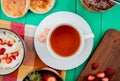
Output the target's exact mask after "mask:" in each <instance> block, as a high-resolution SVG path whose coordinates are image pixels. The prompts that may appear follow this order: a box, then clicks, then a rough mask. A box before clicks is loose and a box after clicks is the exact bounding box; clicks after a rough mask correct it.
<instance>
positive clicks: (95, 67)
mask: <svg viewBox="0 0 120 81" xmlns="http://www.w3.org/2000/svg"><path fill="white" fill-rule="evenodd" d="M97 68H98V63H97V62H94V63H92V69H93V70H96V69H97Z"/></svg>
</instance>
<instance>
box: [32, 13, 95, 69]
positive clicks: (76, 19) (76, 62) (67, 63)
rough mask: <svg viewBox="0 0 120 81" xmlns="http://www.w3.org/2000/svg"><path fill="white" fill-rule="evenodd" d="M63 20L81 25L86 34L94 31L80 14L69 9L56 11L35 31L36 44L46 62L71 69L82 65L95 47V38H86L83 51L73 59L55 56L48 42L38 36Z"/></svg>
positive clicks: (58, 67)
mask: <svg viewBox="0 0 120 81" xmlns="http://www.w3.org/2000/svg"><path fill="white" fill-rule="evenodd" d="M62 22H63V23H69V22H72V23H75V24H77V25H79V26H80V28H81V30H82V31H83V33H84V34H88V33H92V31H91V29H90V26H89V25H88V23H87V22H86V21H85V20H84V19H83V18H82V17H80V16H79V15H77V14H75V13H72V12H68V11H61V12H56V13H53V14H51V15H49V16H47V17H46V18H45V19H43V20H42V22H41V23H40V24H39V26H38V27H37V29H36V31H35V36H34V45H35V50H36V52H37V54H38V56H39V58H40V59H41V60H42V61H43V62H44V63H45V64H47V65H48V66H50V67H52V68H54V69H58V70H69V69H73V68H76V67H78V66H80V65H81V64H82V63H83V62H85V60H86V59H87V58H88V57H89V55H90V53H91V50H92V47H93V38H91V39H87V40H85V45H84V48H83V50H82V52H81V53H80V54H79V55H78V56H77V57H75V58H73V59H67V60H62V59H57V58H55V57H53V55H51V54H50V53H49V51H48V49H47V45H46V43H42V42H40V41H39V40H37V38H36V37H37V36H38V35H39V34H40V33H41V32H43V31H44V29H45V28H46V27H48V28H52V27H54V25H56V24H59V23H62Z"/></svg>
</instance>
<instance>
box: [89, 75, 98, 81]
mask: <svg viewBox="0 0 120 81" xmlns="http://www.w3.org/2000/svg"><path fill="white" fill-rule="evenodd" d="M95 78H96V77H95V76H94V75H92V74H89V75H88V77H87V79H88V80H89V81H93V80H94V79H95Z"/></svg>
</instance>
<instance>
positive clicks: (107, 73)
mask: <svg viewBox="0 0 120 81" xmlns="http://www.w3.org/2000/svg"><path fill="white" fill-rule="evenodd" d="M105 73H106V75H107V76H108V77H109V78H111V77H112V76H113V75H114V73H115V70H114V69H112V68H108V69H107V70H106V71H105Z"/></svg>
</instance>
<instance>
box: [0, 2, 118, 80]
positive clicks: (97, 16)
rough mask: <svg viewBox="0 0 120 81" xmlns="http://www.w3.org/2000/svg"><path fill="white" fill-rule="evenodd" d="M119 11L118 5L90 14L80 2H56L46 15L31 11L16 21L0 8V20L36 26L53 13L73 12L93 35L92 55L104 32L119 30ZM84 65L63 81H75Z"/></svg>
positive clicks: (71, 71) (69, 71) (71, 72)
mask: <svg viewBox="0 0 120 81" xmlns="http://www.w3.org/2000/svg"><path fill="white" fill-rule="evenodd" d="M0 7H1V6H0ZM119 10H120V5H118V4H116V5H115V6H114V7H113V8H111V9H110V10H108V11H105V12H92V11H88V10H87V9H86V8H84V7H83V6H82V4H81V2H80V0H56V4H55V6H54V8H53V9H52V10H51V11H50V12H48V13H47V14H43V15H38V14H35V13H33V12H31V11H28V13H27V14H26V15H25V16H24V17H22V18H17V19H13V18H9V17H7V16H6V15H5V14H4V13H3V12H2V10H1V8H0V19H3V20H9V21H13V22H20V23H24V24H32V25H36V26H37V25H38V24H39V23H40V22H41V21H42V19H44V18H45V17H46V16H48V15H49V14H52V13H54V12H57V11H71V12H75V13H76V14H78V15H80V16H82V17H83V18H84V19H85V20H86V21H87V22H88V24H89V25H90V27H91V29H92V31H93V33H94V34H95V39H94V47H93V51H92V53H93V52H94V50H95V48H96V47H97V45H98V43H99V42H100V39H101V37H102V36H103V34H104V33H105V32H106V30H108V29H110V28H114V29H117V30H120V11H119ZM92 53H91V55H92ZM86 63H87V61H86V62H85V63H84V64H82V65H81V66H79V67H77V68H75V69H72V70H68V71H67V75H66V80H65V81H76V79H77V78H78V76H79V74H80V72H81V71H82V70H83V68H84V66H85V64H86Z"/></svg>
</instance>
